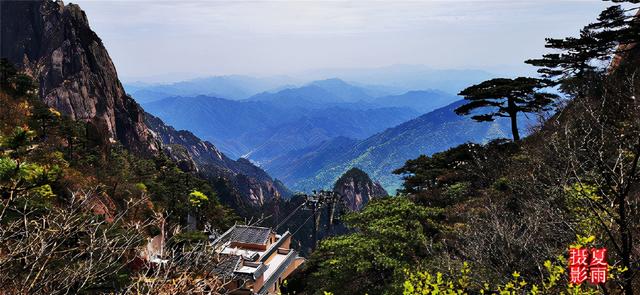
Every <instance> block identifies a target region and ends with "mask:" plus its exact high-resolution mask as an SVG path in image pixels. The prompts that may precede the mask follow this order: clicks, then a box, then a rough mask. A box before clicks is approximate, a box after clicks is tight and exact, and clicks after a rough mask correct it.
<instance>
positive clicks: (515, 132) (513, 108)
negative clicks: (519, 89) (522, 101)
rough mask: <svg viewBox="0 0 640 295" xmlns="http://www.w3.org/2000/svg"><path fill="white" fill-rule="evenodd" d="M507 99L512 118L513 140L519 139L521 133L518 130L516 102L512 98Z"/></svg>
mask: <svg viewBox="0 0 640 295" xmlns="http://www.w3.org/2000/svg"><path fill="white" fill-rule="evenodd" d="M507 101H508V102H507V103H508V108H509V117H510V118H511V134H513V141H519V140H520V133H519V132H518V111H517V110H516V103H515V102H514V101H513V99H511V98H509V99H508V100H507Z"/></svg>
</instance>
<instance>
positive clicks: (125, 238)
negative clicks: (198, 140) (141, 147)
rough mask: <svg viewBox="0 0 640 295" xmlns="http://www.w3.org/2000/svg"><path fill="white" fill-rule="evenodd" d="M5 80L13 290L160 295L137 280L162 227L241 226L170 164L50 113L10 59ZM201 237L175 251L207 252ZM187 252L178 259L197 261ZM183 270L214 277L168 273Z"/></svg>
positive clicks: (8, 261)
mask: <svg viewBox="0 0 640 295" xmlns="http://www.w3.org/2000/svg"><path fill="white" fill-rule="evenodd" d="M0 72H1V73H2V79H1V81H0V85H2V89H1V90H0V105H2V108H0V273H1V274H2V275H0V285H1V286H3V287H2V289H3V291H6V292H8V293H11V294H13V293H15V294H18V293H25V294H26V293H29V294H57V293H74V294H75V293H103V292H119V291H118V290H120V291H121V290H125V289H129V288H133V287H135V288H134V289H135V290H143V289H145V290H154V288H155V287H153V286H149V285H148V284H146V283H144V282H145V281H143V282H138V281H136V280H137V279H138V278H139V277H140V275H142V274H143V273H139V272H138V271H139V270H140V267H139V263H140V262H136V261H137V259H139V258H138V257H139V256H138V255H139V254H138V253H139V252H140V251H141V250H142V249H143V248H144V245H145V243H146V239H147V238H151V237H153V236H155V235H157V234H159V233H160V230H159V228H160V227H165V228H167V231H169V230H174V229H176V230H177V229H178V228H179V227H180V226H181V225H185V224H186V223H187V219H188V216H189V215H191V216H192V217H194V218H195V219H196V220H197V221H198V224H199V226H200V228H202V227H203V226H204V225H205V222H206V224H207V225H209V226H211V228H212V229H218V230H223V229H226V228H227V227H228V226H230V225H231V224H233V223H234V222H235V220H236V218H237V217H236V216H235V214H234V213H233V212H232V211H231V210H230V209H228V208H226V207H225V206H223V205H222V204H221V203H220V202H219V200H218V199H217V197H216V196H217V195H216V193H215V191H214V190H213V189H212V188H211V186H210V184H209V183H207V182H206V181H204V180H201V179H199V178H197V177H195V176H193V175H191V174H188V173H185V172H183V171H181V170H180V169H178V168H177V167H176V165H175V164H174V163H173V162H172V161H171V160H170V159H168V158H167V157H166V156H164V155H158V156H157V157H154V158H141V157H137V156H135V155H133V154H131V153H130V152H128V151H127V150H125V149H124V148H123V147H122V146H120V145H118V144H110V143H105V142H104V141H103V139H101V138H96V137H94V135H93V134H97V133H96V132H94V130H93V129H92V128H93V127H92V126H91V125H89V124H85V123H82V122H78V121H73V120H71V119H70V118H67V117H65V116H63V115H61V114H60V113H59V112H58V111H56V110H55V109H52V108H49V107H47V106H46V105H44V104H43V103H42V102H41V101H40V98H39V97H38V95H37V92H38V91H37V88H36V87H35V85H34V82H33V81H32V80H31V79H30V78H29V77H28V76H26V75H23V74H19V73H17V71H16V70H15V69H13V67H12V66H11V65H10V64H8V63H7V62H6V60H1V61H0ZM193 207H196V208H197V210H192V208H193ZM193 214H195V216H193ZM201 236H202V234H200V235H199V236H198V235H193V234H189V233H185V234H183V235H179V236H178V237H177V238H176V239H174V240H171V241H170V243H169V246H170V247H173V246H172V245H175V246H176V247H177V246H179V245H182V244H184V242H185V241H191V242H195V243H197V242H199V241H202V240H203V239H202V237H201ZM205 240H206V239H205ZM179 249H180V248H174V249H173V251H168V253H178V252H183V253H182V254H181V257H188V256H190V255H193V254H192V253H190V252H184V251H181V250H179ZM206 253H208V252H207V251H201V254H200V255H204V254H206ZM183 262H184V261H183ZM210 262H211V263H213V262H215V259H210ZM173 267H178V268H181V269H184V270H185V273H188V274H193V275H192V276H189V277H190V278H191V277H196V276H202V274H205V273H204V272H200V271H201V270H198V269H196V265H195V264H194V265H190V266H188V267H185V265H175V266H170V267H167V268H166V269H165V270H168V269H172V268H173ZM207 267H208V266H207ZM177 274H179V272H175V269H174V271H172V272H167V273H166V274H164V275H166V276H162V279H166V280H167V281H162V282H169V281H170V280H176V279H178V278H177V277H175V275H177ZM196 274H198V275H196ZM203 279H207V277H206V276H205V277H203ZM169 285H170V284H169ZM163 286H164V287H166V286H167V284H164V285H163ZM136 288H137V289H136ZM134 289H131V290H134ZM169 290H170V289H169Z"/></svg>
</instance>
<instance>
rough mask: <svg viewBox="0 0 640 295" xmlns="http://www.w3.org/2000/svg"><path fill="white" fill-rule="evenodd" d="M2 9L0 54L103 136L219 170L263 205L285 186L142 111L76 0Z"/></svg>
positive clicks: (192, 166) (247, 198)
mask: <svg viewBox="0 0 640 295" xmlns="http://www.w3.org/2000/svg"><path fill="white" fill-rule="evenodd" d="M0 12H1V14H0V16H1V18H0V21H1V26H0V27H1V31H0V37H1V41H2V42H0V45H1V46H0V57H2V58H6V59H8V60H9V61H10V62H12V63H13V64H15V65H16V66H17V67H18V68H19V69H20V70H22V71H24V72H26V73H27V74H29V75H31V76H33V77H34V78H35V79H36V80H37V81H38V83H39V86H40V87H39V89H40V90H39V95H40V97H41V99H42V100H43V101H44V102H46V103H47V104H48V105H49V106H51V107H54V108H56V109H57V110H59V111H61V112H62V113H64V114H65V115H68V116H70V117H71V118H73V119H75V120H80V121H84V122H87V123H89V124H90V125H91V126H93V127H94V129H95V131H96V132H97V135H98V137H99V138H102V139H103V140H104V141H105V142H120V143H122V144H123V145H124V146H125V147H127V148H128V149H129V150H130V151H132V152H133V153H135V154H137V155H141V156H151V155H158V154H159V153H160V151H161V150H164V151H166V152H167V153H168V154H170V155H171V157H172V158H173V159H174V160H175V161H177V163H178V165H179V166H180V168H182V169H183V170H185V171H193V172H194V173H197V174H200V175H202V176H205V177H208V178H210V179H217V178H225V179H226V180H227V181H229V182H230V183H231V184H232V186H233V188H234V189H235V190H236V191H237V193H238V194H239V195H240V196H241V197H242V200H241V201H242V202H243V203H244V204H245V205H246V204H248V205H252V206H257V205H262V204H264V202H266V201H267V200H269V199H271V198H277V197H280V196H282V193H281V192H287V190H286V188H285V187H284V186H283V185H282V184H281V183H280V182H278V181H273V180H272V179H271V177H270V176H269V175H268V174H267V173H266V172H264V171H263V170H262V169H260V168H259V167H256V166H255V165H253V164H252V163H250V162H249V161H247V160H238V161H234V160H231V159H229V158H228V157H226V156H225V155H224V154H222V153H221V152H220V151H219V150H218V149H217V148H216V147H215V146H214V145H213V144H211V143H209V142H205V141H202V140H200V139H199V138H198V137H196V136H194V135H193V134H192V133H190V132H187V131H177V130H175V129H174V128H173V127H171V126H168V125H166V124H164V123H163V122H162V121H161V120H160V119H158V118H155V117H152V116H149V117H146V114H145V112H144V110H143V109H142V108H141V107H140V106H139V105H138V104H137V103H136V101H135V100H134V99H133V98H132V97H130V96H129V95H127V94H126V93H125V91H124V88H123V87H122V84H121V83H120V81H119V80H118V75H117V72H116V69H115V66H114V65H113V62H112V61H111V58H110V57H109V54H108V53H107V50H106V48H105V47H104V45H103V44H102V41H101V40H100V38H99V37H98V36H97V35H96V33H95V32H93V31H92V30H91V28H90V27H89V22H88V20H87V16H86V15H85V13H84V11H82V10H81V9H80V7H79V6H78V5H75V4H68V5H66V6H65V5H64V4H63V3H62V1H57V2H53V1H50V0H34V1H28V0H19V1H12V0H7V1H5V0H3V1H1V2H0Z"/></svg>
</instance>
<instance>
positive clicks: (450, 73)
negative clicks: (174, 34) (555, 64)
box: [123, 65, 495, 103]
mask: <svg viewBox="0 0 640 295" xmlns="http://www.w3.org/2000/svg"><path fill="white" fill-rule="evenodd" d="M176 75H177V76H176V77H175V78H176V79H179V77H183V76H184V75H179V74H176ZM170 76H171V75H169V77H165V78H163V79H162V80H166V79H169V78H170ZM328 77H340V79H342V80H344V81H348V83H349V84H351V85H352V86H354V87H358V88H360V89H362V90H364V92H365V94H366V95H367V96H370V97H381V96H387V95H400V94H403V93H406V92H408V91H412V90H417V89H422V90H424V89H439V90H440V91H443V92H445V93H449V94H457V93H458V92H460V90H462V89H463V88H465V87H467V86H469V85H472V84H476V83H478V82H481V81H484V80H487V79H489V78H494V77H495V75H494V74H492V73H488V72H485V71H481V70H472V69H457V70H456V69H434V68H430V67H427V66H423V65H393V66H387V67H379V68H368V69H364V68H363V69H324V70H314V71H305V72H300V73H295V74H292V75H291V76H284V75H281V76H268V77H252V76H245V75H227V76H212V77H203V78H196V79H189V80H184V81H180V80H176V81H179V82H171V83H167V82H163V83H149V82H136V81H137V80H135V79H134V80H129V81H127V82H125V83H124V85H123V86H124V88H125V89H126V91H127V93H128V94H130V95H131V96H132V97H134V98H135V99H136V100H137V101H138V102H139V103H147V102H151V101H156V100H160V99H163V98H165V97H170V96H197V95H207V96H214V97H222V98H226V99H230V100H240V99H247V98H249V97H251V96H254V95H256V94H259V93H262V92H267V91H268V92H277V91H279V90H282V89H286V88H295V87H298V86H301V85H305V84H307V83H309V81H318V80H321V81H320V82H317V83H315V82H312V83H310V84H315V85H317V86H320V87H323V88H324V87H331V85H329V84H332V83H337V84H340V82H341V81H336V80H337V79H327V78H328ZM325 79H326V80H325ZM322 80H324V81H322ZM356 98H360V96H357V97H356Z"/></svg>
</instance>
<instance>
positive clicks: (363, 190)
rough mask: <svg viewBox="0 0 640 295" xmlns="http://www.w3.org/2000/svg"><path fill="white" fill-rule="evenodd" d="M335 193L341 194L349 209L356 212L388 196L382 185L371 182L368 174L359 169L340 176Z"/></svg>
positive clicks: (352, 169) (334, 189)
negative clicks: (375, 199)
mask: <svg viewBox="0 0 640 295" xmlns="http://www.w3.org/2000/svg"><path fill="white" fill-rule="evenodd" d="M333 191H335V192H338V193H340V195H342V198H343V200H344V201H345V202H346V204H347V207H348V208H349V209H351V210H354V211H359V210H361V209H362V208H363V207H364V205H366V204H367V203H368V202H369V201H370V200H371V199H373V198H376V197H383V196H386V195H388V193H387V191H385V190H384V188H383V187H382V185H380V183H378V182H377V181H376V182H374V181H373V180H371V178H370V177H369V175H368V174H367V173H365V172H364V171H362V170H360V169H358V168H351V169H350V170H349V171H347V172H345V173H344V174H343V175H342V176H340V178H338V180H337V181H336V183H335V184H334V186H333Z"/></svg>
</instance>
